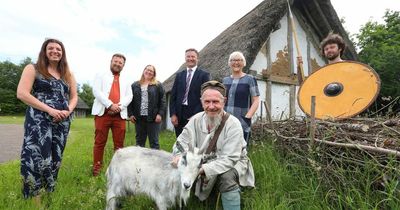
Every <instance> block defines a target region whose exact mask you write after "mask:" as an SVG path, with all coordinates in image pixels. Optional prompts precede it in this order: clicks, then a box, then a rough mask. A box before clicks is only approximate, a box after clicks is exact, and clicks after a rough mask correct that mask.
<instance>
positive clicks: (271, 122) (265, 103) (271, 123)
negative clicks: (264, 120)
mask: <svg viewBox="0 0 400 210" xmlns="http://www.w3.org/2000/svg"><path fill="white" fill-rule="evenodd" d="M264 106H265V112H266V113H267V116H268V120H269V123H270V125H271V129H272V130H273V131H274V133H275V135H276V138H278V136H279V135H278V133H277V131H276V130H275V127H274V123H273V121H272V116H271V111H270V109H269V106H268V103H267V102H266V101H264Z"/></svg>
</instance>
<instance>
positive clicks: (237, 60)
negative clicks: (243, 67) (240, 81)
mask: <svg viewBox="0 0 400 210" xmlns="http://www.w3.org/2000/svg"><path fill="white" fill-rule="evenodd" d="M230 61H231V62H232V63H234V62H243V59H231V60H230Z"/></svg>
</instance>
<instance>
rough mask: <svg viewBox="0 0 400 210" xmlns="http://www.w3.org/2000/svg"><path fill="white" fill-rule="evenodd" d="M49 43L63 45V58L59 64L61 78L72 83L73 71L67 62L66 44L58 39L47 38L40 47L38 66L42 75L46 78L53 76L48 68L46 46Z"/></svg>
mask: <svg viewBox="0 0 400 210" xmlns="http://www.w3.org/2000/svg"><path fill="white" fill-rule="evenodd" d="M49 43H57V44H59V45H60V46H61V49H62V56H61V60H60V61H59V62H58V65H57V70H58V71H59V72H60V76H61V79H63V80H64V81H66V82H67V83H68V84H71V82H72V81H71V79H72V78H71V77H72V75H71V71H70V69H69V65H68V62H67V55H66V52H65V47H64V44H63V43H62V42H61V41H60V40H57V39H52V38H51V39H46V40H45V41H44V42H43V44H42V48H41V49H40V52H39V56H38V59H37V62H36V68H37V70H38V71H39V73H40V74H41V75H43V76H44V77H45V78H46V79H50V78H51V77H52V76H51V74H50V73H49V71H48V70H47V67H48V66H49V64H50V63H49V59H48V58H47V55H46V47H47V45H48V44H49Z"/></svg>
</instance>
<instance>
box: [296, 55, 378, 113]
mask: <svg viewBox="0 0 400 210" xmlns="http://www.w3.org/2000/svg"><path fill="white" fill-rule="evenodd" d="M380 84H381V81H380V79H379V76H378V74H377V73H376V72H375V71H374V70H373V69H372V68H371V67H370V66H368V65H365V64H362V63H359V62H355V61H346V62H338V63H333V64H329V65H326V66H324V67H322V68H320V69H319V70H317V71H316V72H314V73H313V74H311V75H310V76H309V77H308V78H307V79H306V80H305V81H304V82H303V84H302V85H301V86H300V89H299V92H298V95H297V97H298V102H299V105H300V108H301V109H302V110H303V112H305V113H306V114H307V115H309V116H310V115H311V96H315V118H317V119H346V118H350V117H353V116H355V115H357V114H359V113H360V112H362V111H364V110H365V109H367V108H368V107H369V106H370V105H371V104H372V103H373V102H374V101H375V99H376V97H377V95H378V93H379V89H380Z"/></svg>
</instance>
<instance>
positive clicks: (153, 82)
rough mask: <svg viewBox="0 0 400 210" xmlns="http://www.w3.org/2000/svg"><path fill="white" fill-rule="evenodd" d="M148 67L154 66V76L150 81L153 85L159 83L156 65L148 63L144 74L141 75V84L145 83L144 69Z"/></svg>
mask: <svg viewBox="0 0 400 210" xmlns="http://www.w3.org/2000/svg"><path fill="white" fill-rule="evenodd" d="M147 67H153V69H154V73H153V74H154V76H153V79H152V80H151V81H150V84H151V85H157V84H158V82H157V79H156V75H157V73H156V72H157V71H156V67H154V66H153V65H150V64H149V65H147V66H145V67H144V69H143V73H142V76H141V77H140V81H139V83H140V84H143V83H144V81H145V79H144V71H146V69H147Z"/></svg>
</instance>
